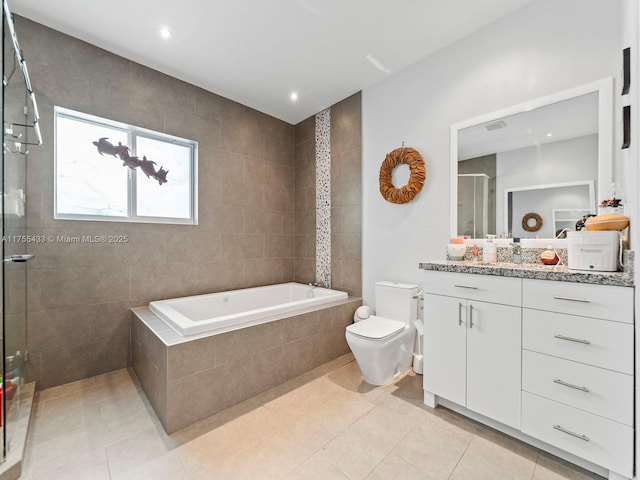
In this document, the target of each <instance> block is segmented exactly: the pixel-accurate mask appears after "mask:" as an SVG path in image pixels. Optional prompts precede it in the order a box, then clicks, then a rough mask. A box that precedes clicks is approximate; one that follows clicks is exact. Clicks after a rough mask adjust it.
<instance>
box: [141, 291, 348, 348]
mask: <svg viewBox="0 0 640 480" xmlns="http://www.w3.org/2000/svg"><path fill="white" fill-rule="evenodd" d="M347 297H348V295H347V293H346V292H339V291H337V290H330V289H328V288H322V287H313V286H310V285H304V284H301V283H294V282H290V283H282V284H279V285H269V286H266V287H255V288H244V289H241V290H232V291H229V292H219V293H210V294H206V295H196V296H192V297H182V298H173V299H169V300H159V301H154V302H151V303H149V310H151V311H152V312H153V313H154V314H155V315H157V316H158V317H160V318H161V319H162V320H164V321H165V322H166V323H167V324H169V326H171V327H172V328H173V329H174V330H175V331H176V332H178V333H179V334H180V335H182V336H183V337H186V336H189V335H195V334H200V333H204V332H211V333H222V332H228V331H231V330H237V329H239V328H242V327H245V326H249V325H257V324H260V323H264V322H267V321H270V320H271V319H274V318H276V317H277V316H279V315H283V314H288V313H291V312H297V311H303V310H304V309H307V308H309V307H315V306H317V305H323V304H328V303H332V302H336V301H341V300H346V299H347Z"/></svg>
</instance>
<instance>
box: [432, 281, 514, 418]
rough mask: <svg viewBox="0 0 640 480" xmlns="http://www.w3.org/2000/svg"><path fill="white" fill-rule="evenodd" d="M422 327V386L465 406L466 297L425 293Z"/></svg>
mask: <svg viewBox="0 0 640 480" xmlns="http://www.w3.org/2000/svg"><path fill="white" fill-rule="evenodd" d="M424 330H425V332H424V389H425V390H426V391H428V392H430V393H433V394H435V395H439V396H441V397H443V398H446V399H447V400H451V401H452V402H455V403H457V404H459V405H462V406H464V405H465V404H466V368H467V367H466V356H467V354H466V348H467V346H466V335H467V332H466V330H467V325H466V301H465V300H463V299H458V298H453V297H443V296H440V295H430V294H427V295H425V296H424ZM518 345H519V344H518Z"/></svg>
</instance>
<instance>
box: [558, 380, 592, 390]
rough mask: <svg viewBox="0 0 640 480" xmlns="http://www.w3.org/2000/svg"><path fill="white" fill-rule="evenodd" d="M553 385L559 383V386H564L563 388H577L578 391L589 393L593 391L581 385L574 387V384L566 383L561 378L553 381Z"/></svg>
mask: <svg viewBox="0 0 640 480" xmlns="http://www.w3.org/2000/svg"><path fill="white" fill-rule="evenodd" d="M553 383H557V384H558V385H563V386H565V387H569V388H575V389H576V390H580V391H581V392H586V393H589V392H590V391H591V390H589V389H588V388H587V387H581V386H579V385H574V384H573V383H568V382H564V381H562V380H560V379H559V378H556V379H555V380H554V381H553Z"/></svg>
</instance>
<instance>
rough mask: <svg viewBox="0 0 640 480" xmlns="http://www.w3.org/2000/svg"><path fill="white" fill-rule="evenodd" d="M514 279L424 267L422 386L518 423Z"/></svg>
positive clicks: (517, 297)
mask: <svg viewBox="0 0 640 480" xmlns="http://www.w3.org/2000/svg"><path fill="white" fill-rule="evenodd" d="M520 285H521V283H520V280H519V279H511V278H503V277H483V276H479V275H466V274H457V273H436V272H427V274H426V284H425V297H424V312H425V314H424V321H425V335H424V362H425V363H424V365H425V375H424V388H425V390H426V391H427V392H430V393H431V394H433V395H437V396H439V397H442V398H445V399H447V400H450V401H452V402H454V403H456V404H458V405H461V406H464V407H466V408H468V409H470V410H473V411H474V412H477V413H479V414H481V415H484V416H486V417H488V418H491V419H494V420H496V421H498V422H500V423H503V424H505V425H509V426H511V427H514V428H520V395H521V350H520V345H521V308H520V299H521V287H520Z"/></svg>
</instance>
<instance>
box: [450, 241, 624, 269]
mask: <svg viewBox="0 0 640 480" xmlns="http://www.w3.org/2000/svg"><path fill="white" fill-rule="evenodd" d="M476 248H477V252H478V262H479V263H483V262H482V245H480V246H477V247H476ZM513 250H514V249H513V246H511V245H510V246H508V247H500V246H499V247H498V262H499V263H513ZM545 250H549V249H548V248H523V247H521V248H520V251H521V255H522V257H521V258H522V262H521V263H523V264H534V265H535V264H538V265H542V264H543V263H542V260H540V255H541V254H542V252H544V251H545ZM554 250H555V252H556V254H557V255H558V257H559V258H560V262H558V263H559V264H561V265H567V264H568V254H567V249H566V248H555V249H554ZM446 258H447V261H456V259H454V258H453V257H451V256H450V255H449V254H448V253H447V254H446ZM473 258H474V255H473V247H472V246H470V245H467V251H466V252H465V254H464V259H463V260H462V261H464V262H473ZM622 262H623V264H624V266H623V268H622V271H624V272H625V273H628V274H630V275H633V274H634V267H633V263H634V251H633V250H623V251H622Z"/></svg>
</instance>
